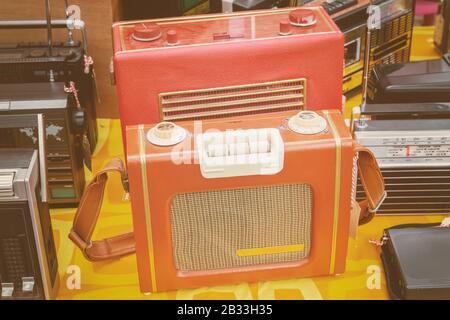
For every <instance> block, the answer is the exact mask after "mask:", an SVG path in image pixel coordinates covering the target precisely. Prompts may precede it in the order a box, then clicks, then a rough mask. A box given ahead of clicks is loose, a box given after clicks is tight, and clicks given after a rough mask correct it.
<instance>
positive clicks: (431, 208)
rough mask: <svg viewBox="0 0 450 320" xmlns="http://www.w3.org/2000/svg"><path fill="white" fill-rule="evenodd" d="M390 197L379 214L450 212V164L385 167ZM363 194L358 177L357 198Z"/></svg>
mask: <svg viewBox="0 0 450 320" xmlns="http://www.w3.org/2000/svg"><path fill="white" fill-rule="evenodd" d="M381 171H382V173H383V177H384V182H385V185H386V192H387V198H386V200H385V201H384V202H383V204H382V205H381V207H380V209H379V210H378V211H377V213H378V214H405V215H406V214H444V213H450V167H436V168H433V167H430V168H396V169H394V168H383V169H382V170H381ZM363 198H364V190H363V187H362V185H361V183H360V182H359V181H358V189H357V199H359V200H362V199H363Z"/></svg>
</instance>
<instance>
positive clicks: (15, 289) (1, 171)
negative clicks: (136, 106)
mask: <svg viewBox="0 0 450 320" xmlns="http://www.w3.org/2000/svg"><path fill="white" fill-rule="evenodd" d="M0 128H9V129H13V128H34V129H36V130H37V131H38V135H37V137H36V139H37V145H38V148H37V149H38V150H34V149H22V148H14V149H9V148H1V149H0V289H1V292H0V300H3V299H17V300H23V299H52V298H55V296H56V292H57V290H58V284H59V276H58V261H57V256H56V247H55V242H54V239H53V230H52V225H51V220H50V215H49V211H48V206H47V204H46V201H47V185H46V183H45V181H46V178H45V177H46V174H47V173H46V170H45V168H46V161H45V138H44V136H45V133H44V131H45V120H44V117H43V116H42V114H37V115H36V114H34V115H30V114H28V115H14V116H11V115H7V116H5V115H0ZM1 137H2V138H3V137H4V135H3V134H2V136H1Z"/></svg>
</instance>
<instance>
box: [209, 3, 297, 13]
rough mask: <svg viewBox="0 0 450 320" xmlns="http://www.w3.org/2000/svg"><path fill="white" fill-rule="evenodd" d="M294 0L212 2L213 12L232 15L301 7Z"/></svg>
mask: <svg viewBox="0 0 450 320" xmlns="http://www.w3.org/2000/svg"><path fill="white" fill-rule="evenodd" d="M293 2H297V1H292V0H212V1H211V8H212V10H211V11H212V12H224V13H230V12H235V11H245V10H260V9H274V8H283V7H287V6H300V4H293Z"/></svg>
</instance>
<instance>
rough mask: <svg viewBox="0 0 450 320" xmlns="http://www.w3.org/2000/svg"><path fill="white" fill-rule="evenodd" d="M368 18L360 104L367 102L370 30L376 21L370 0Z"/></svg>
mask: <svg viewBox="0 0 450 320" xmlns="http://www.w3.org/2000/svg"><path fill="white" fill-rule="evenodd" d="M368 10H369V12H368V14H369V15H368V18H367V32H366V47H365V50H364V51H365V53H364V72H363V74H364V77H363V87H362V104H361V105H362V106H365V105H366V103H367V90H368V86H369V78H370V46H371V44H372V30H373V29H375V26H376V24H377V22H376V21H375V20H374V17H375V15H374V14H373V11H374V10H373V7H372V1H369V8H368Z"/></svg>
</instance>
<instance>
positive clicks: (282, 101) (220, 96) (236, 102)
mask: <svg viewBox="0 0 450 320" xmlns="http://www.w3.org/2000/svg"><path fill="white" fill-rule="evenodd" d="M305 92H306V80H305V79H292V80H284V81H276V82H265V83H258V84H249V85H242V86H232V87H223V88H212V89H204V90H191V91H183V92H170V93H162V94H160V96H159V104H160V112H161V119H162V120H165V121H180V120H197V119H209V118H220V117H229V116H241V115H249V114H257V113H267V112H278V111H287V110H303V109H304V107H305Z"/></svg>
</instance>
